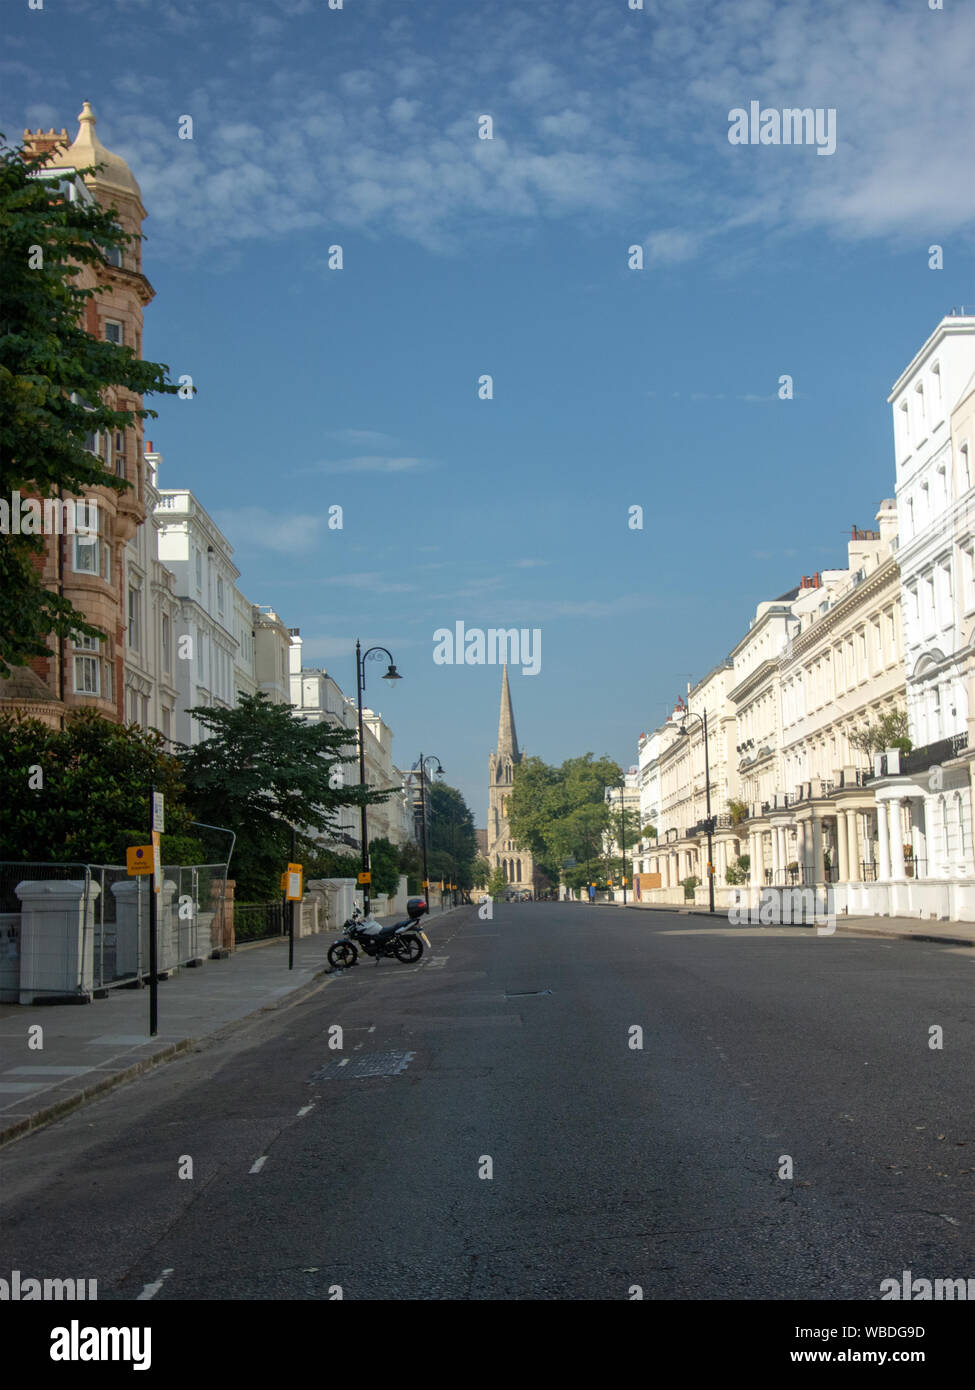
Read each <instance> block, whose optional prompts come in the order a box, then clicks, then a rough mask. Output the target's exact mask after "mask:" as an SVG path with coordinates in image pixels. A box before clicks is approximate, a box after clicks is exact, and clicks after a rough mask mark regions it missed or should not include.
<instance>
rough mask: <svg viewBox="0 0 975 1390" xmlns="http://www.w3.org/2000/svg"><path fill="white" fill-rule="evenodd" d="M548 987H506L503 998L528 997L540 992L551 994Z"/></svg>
mask: <svg viewBox="0 0 975 1390" xmlns="http://www.w3.org/2000/svg"><path fill="white" fill-rule="evenodd" d="M551 993H552V991H551V990H550V989H506V990H505V992H504V997H505V999H530V998H533V997H535V996H536V995H540V994H551Z"/></svg>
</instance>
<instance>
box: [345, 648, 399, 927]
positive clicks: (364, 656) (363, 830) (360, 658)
mask: <svg viewBox="0 0 975 1390" xmlns="http://www.w3.org/2000/svg"><path fill="white" fill-rule="evenodd" d="M373 652H377V653H378V652H382V653H383V654H384V655H386V656H388V657H389V668H388V670H387V671H386V674H385V675H384V676H383V680H384V681H399V680H402V679H403V677H402V676H401V675H400V673H399V672H398V671H397V669H396V663H395V662H394V661H393V658H392V656H391V655H390V653H389V652H388V651H386V648H385V647H370V648H369V650H368V651H367V652H363V650H362V648H361V646H360V645H359V642H358V641H356V644H355V691H356V704H357V705H358V708H359V786H360V788H361V789H362V791H363V792H364V791H365V789H366V741H365V738H364V737H363V733H362V692H363V691H364V690H365V688H366V662H367V661H368V660H369V658H370V657H371V656H372V654H373ZM359 828H360V834H361V837H362V872H363V874H364V875H365V877H364V879H363V883H362V897H363V907H364V909H365V916H366V917H368V916H369V899H370V897H371V896H372V895H371V893H370V892H369V889H370V888H371V887H372V884H371V883H370V882H369V831H368V828H367V820H366V803H365V801H363V803H362V805H361V807H360V808H359Z"/></svg>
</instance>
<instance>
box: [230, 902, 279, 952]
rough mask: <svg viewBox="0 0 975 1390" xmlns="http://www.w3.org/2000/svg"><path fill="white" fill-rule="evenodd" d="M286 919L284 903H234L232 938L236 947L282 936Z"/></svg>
mask: <svg viewBox="0 0 975 1390" xmlns="http://www.w3.org/2000/svg"><path fill="white" fill-rule="evenodd" d="M286 931H287V917H286V915H285V910H284V903H282V902H275V903H234V936H235V938H236V941H237V945H238V946H246V945H247V943H248V942H249V941H270V940H271V939H273V938H274V937H276V936H284V934H285V932H286Z"/></svg>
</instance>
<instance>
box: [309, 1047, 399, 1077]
mask: <svg viewBox="0 0 975 1390" xmlns="http://www.w3.org/2000/svg"><path fill="white" fill-rule="evenodd" d="M415 1056H416V1053H415V1052H371V1053H369V1054H368V1055H367V1056H365V1057H343V1058H337V1059H336V1060H335V1061H334V1062H327V1063H326V1064H325V1066H324V1067H319V1069H318V1071H316V1072H312V1075H311V1077H310V1080H312V1081H341V1080H342V1078H343V1077H345V1076H398V1075H399V1073H400V1072H401V1071H406V1068H407V1067H408V1066H409V1065H410V1063H411V1062H412V1061H413V1058H414V1057H415Z"/></svg>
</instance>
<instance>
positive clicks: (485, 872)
mask: <svg viewBox="0 0 975 1390" xmlns="http://www.w3.org/2000/svg"><path fill="white" fill-rule="evenodd" d="M490 877H491V865H490V864H489V863H488V861H487V860H486V859H485V858H484V856H483V854H479V855H478V856H477V858H476V859H475V860H474V864H473V867H472V869H471V880H472V885H473V887H475V888H484V887H486V885H487V883H488V881H489V879H490Z"/></svg>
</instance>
